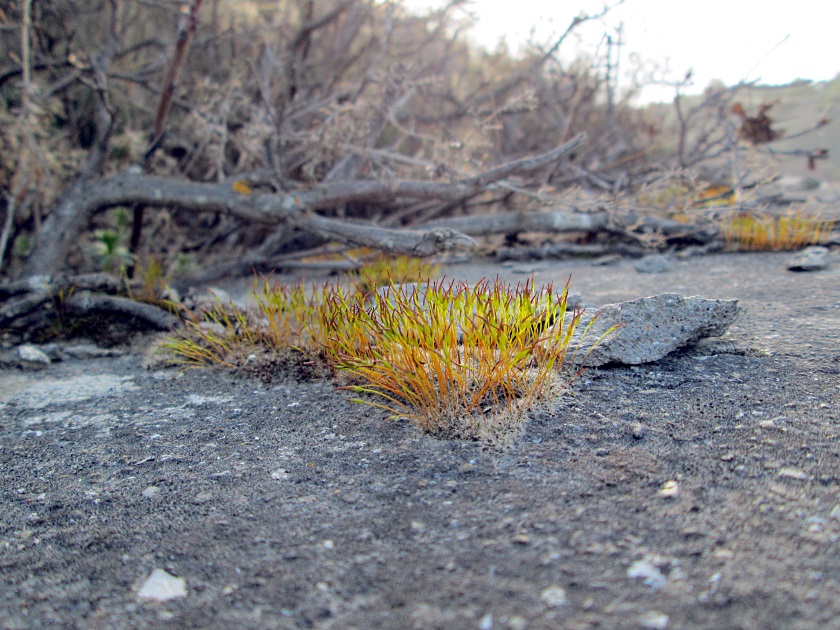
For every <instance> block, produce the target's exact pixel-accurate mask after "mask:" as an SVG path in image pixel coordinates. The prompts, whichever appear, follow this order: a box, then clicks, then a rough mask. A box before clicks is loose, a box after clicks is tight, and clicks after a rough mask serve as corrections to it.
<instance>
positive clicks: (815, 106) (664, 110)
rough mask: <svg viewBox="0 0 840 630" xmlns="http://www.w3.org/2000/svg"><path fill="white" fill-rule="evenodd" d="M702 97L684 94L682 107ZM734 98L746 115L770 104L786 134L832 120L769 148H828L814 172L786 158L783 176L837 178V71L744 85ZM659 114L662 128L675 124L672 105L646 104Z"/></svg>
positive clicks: (839, 168)
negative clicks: (821, 77) (824, 77)
mask: <svg viewBox="0 0 840 630" xmlns="http://www.w3.org/2000/svg"><path fill="white" fill-rule="evenodd" d="M702 98H703V97H702V96H699V95H698V96H689V97H686V108H690V107H693V106H695V105H697V104H698V103H700V102H701V100H702ZM736 101H737V102H739V103H741V105H743V107H744V108H745V109H746V110H747V112H748V113H749V114H750V115H754V114H755V113H756V112H757V110H758V108H759V106H760V105H761V104H763V103H774V102H776V103H777V104H776V105H774V107H773V108H772V109H771V110H770V116H771V118H772V119H773V121H774V125H773V126H774V128H777V129H781V130H783V131H784V132H785V133H786V134H794V133H797V132H799V131H801V130H803V129H807V128H809V127H812V126H813V125H814V124H815V123H816V122H817V121H818V120H820V119H821V118H829V119H830V120H831V121H832V122H831V123H830V124H829V125H828V126H826V127H823V128H822V129H819V130H817V131H815V132H814V133H811V134H808V135H806V136H803V137H801V138H795V139H793V140H789V141H778V142H774V143H773V145H772V146H773V147H774V148H776V149H780V150H788V149H805V150H817V149H828V151H829V155H828V159H826V160H820V161H818V162H817V168H816V170H815V171H809V170H808V168H807V164H806V160H805V159H804V158H788V159H785V160H784V161H783V162H782V164H781V165H780V170H781V171H783V172H784V174H786V175H812V176H814V177H817V178H819V179H822V180H834V181H840V74H838V75H837V76H836V77H835V78H834V79H832V80H831V81H822V82H810V81H804V80H802V81H794V82H793V83H790V84H788V85H772V86H767V85H759V86H755V87H750V88H744V89H743V90H742V91H740V92H739V94H738V97H737V98H736ZM649 107H650V109H652V110H654V111H655V112H656V115H657V116H661V118H660V119H661V120H663V123H664V125H663V126H664V127H665V129H673V128H675V127H676V116H675V114H674V108H673V106H672V105H669V104H657V105H651V106H649Z"/></svg>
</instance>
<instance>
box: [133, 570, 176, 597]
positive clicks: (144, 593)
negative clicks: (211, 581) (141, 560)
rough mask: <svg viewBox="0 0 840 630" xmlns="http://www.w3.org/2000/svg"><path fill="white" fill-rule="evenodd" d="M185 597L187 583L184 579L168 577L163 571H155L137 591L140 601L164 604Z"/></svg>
mask: <svg viewBox="0 0 840 630" xmlns="http://www.w3.org/2000/svg"><path fill="white" fill-rule="evenodd" d="M186 596H187V582H186V580H184V578H179V577H175V576H174V575H169V573H167V572H166V571H164V570H163V569H155V570H154V571H152V573H151V575H149V577H148V578H146V581H145V582H143V586H141V587H140V590H139V591H137V597H139V598H140V599H150V600H153V601H156V602H166V601H169V600H170V599H177V598H178V597H186Z"/></svg>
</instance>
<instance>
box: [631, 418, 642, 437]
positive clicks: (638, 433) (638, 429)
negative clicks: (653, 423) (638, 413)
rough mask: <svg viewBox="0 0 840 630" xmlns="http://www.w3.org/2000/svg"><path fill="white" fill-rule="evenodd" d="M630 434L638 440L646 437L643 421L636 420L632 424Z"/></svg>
mask: <svg viewBox="0 0 840 630" xmlns="http://www.w3.org/2000/svg"><path fill="white" fill-rule="evenodd" d="M630 435H632V436H633V438H634V439H636V440H641V439H642V438H643V437H645V428H644V426H642V423H641V422H634V423H633V424H631V425H630Z"/></svg>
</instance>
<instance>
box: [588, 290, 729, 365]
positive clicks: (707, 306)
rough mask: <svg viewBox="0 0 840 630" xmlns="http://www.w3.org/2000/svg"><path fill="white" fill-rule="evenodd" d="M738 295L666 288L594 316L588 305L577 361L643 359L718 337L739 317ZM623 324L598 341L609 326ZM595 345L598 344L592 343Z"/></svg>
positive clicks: (605, 362)
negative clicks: (688, 292) (725, 296)
mask: <svg viewBox="0 0 840 630" xmlns="http://www.w3.org/2000/svg"><path fill="white" fill-rule="evenodd" d="M739 312H740V311H739V308H738V300H711V299H706V298H703V297H697V296H695V297H684V296H682V295H680V294H678V293H663V294H661V295H655V296H653V297H644V298H639V299H636V300H630V301H628V302H620V303H618V304H607V305H606V306H604V307H603V308H602V309H601V310H600V314H599V315H598V316H597V319H596V320H595V322H594V323H593V324H592V326H591V327H590V328H589V331H588V332H587V333H586V336H585V337H583V338H582V341H581V337H582V334H583V331H584V329H585V328H586V327H587V326H588V325H589V323H590V322H591V321H592V318H593V317H595V313H592V314H591V315H590V313H589V312H588V311H587V312H586V313H584V315H583V317H582V318H581V321H580V323H579V324H578V329H577V331H576V336H577V338H578V342H579V343H580V346H579V349H578V351H577V352H576V354H575V362H576V363H578V364H579V365H583V366H587V367H598V366H601V365H608V364H625V365H639V364H641V363H650V362H652V361H658V360H659V359H661V358H662V357H664V356H665V355H667V354H669V353H671V352H673V351H674V350H677V349H679V348H684V347H686V346H690V345H692V344H694V343H696V342H697V341H699V340H700V339H703V338H704V337H720V336H721V335H722V334H723V333H724V332H726V329H727V328H729V326H730V325H731V324H732V323H733V322H734V321H735V320H736V319H737V318H738V314H739ZM613 326H620V328H619V329H618V330H616V331H614V332H612V333H610V334H608V335H607V336H606V337H604V339H603V340H602V341H601V343H599V344H597V345H595V343H596V341H597V340H598V339H599V338H600V337H601V336H602V335H603V334H604V333H605V332H606V331H607V330H609V329H610V328H611V327H613ZM593 346H594V347H593Z"/></svg>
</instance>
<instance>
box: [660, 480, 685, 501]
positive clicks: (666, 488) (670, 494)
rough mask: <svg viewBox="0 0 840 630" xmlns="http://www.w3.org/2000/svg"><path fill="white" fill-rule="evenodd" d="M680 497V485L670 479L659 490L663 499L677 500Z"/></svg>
mask: <svg viewBox="0 0 840 630" xmlns="http://www.w3.org/2000/svg"><path fill="white" fill-rule="evenodd" d="M679 495H680V484H679V483H678V482H676V481H674V480H673V479H670V480H668V481H666V482H665V483H663V484H662V487H661V488H660V489H659V496H660V497H662V498H663V499H676V498H677V497H678V496H679Z"/></svg>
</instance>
